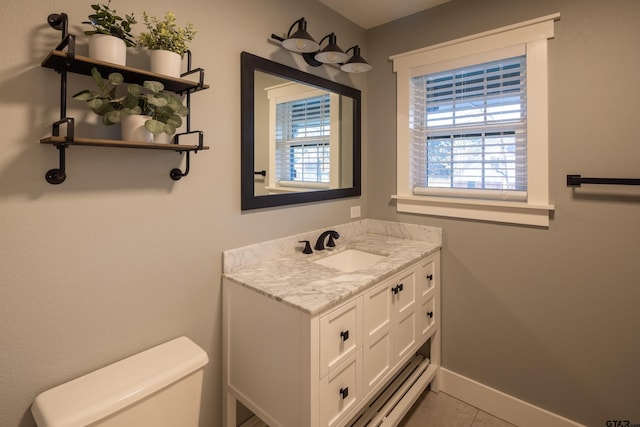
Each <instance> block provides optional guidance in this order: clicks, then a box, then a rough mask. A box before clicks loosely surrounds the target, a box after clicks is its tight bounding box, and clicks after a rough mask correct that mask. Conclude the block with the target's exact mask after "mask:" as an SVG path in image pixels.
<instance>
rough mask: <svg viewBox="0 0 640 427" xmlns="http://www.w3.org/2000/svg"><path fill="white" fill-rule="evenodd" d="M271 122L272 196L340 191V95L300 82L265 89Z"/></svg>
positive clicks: (270, 185) (269, 181)
mask: <svg viewBox="0 0 640 427" xmlns="http://www.w3.org/2000/svg"><path fill="white" fill-rule="evenodd" d="M265 90H266V91H267V98H268V99H269V104H270V108H269V111H270V112H272V113H271V114H270V118H269V153H270V155H269V159H270V170H273V171H275V173H274V174H271V176H270V177H269V180H268V185H267V190H268V191H269V193H272V194H273V193H281V192H300V191H312V190H321V189H330V188H339V185H340V184H339V183H340V164H339V163H340V160H339V159H340V130H339V126H337V127H336V129H332V126H331V123H335V124H338V123H340V96H339V95H336V94H333V93H330V92H327V91H324V90H320V89H316V88H313V87H310V86H307V85H302V84H299V83H291V82H290V83H285V84H282V85H276V86H271V87H268V88H266V89H265Z"/></svg>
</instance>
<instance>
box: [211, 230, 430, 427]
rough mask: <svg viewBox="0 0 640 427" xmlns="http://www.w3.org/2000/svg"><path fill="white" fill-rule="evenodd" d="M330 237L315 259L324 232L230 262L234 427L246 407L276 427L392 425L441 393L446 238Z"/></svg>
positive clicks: (226, 356)
mask: <svg viewBox="0 0 640 427" xmlns="http://www.w3.org/2000/svg"><path fill="white" fill-rule="evenodd" d="M332 229H333V230H336V231H338V233H339V234H340V236H341V237H340V239H338V240H336V247H335V248H332V249H330V250H329V249H327V250H323V251H315V252H314V253H313V254H303V253H302V246H303V245H302V244H300V243H298V241H302V240H310V241H315V239H317V237H318V235H319V234H320V233H321V232H322V231H323V230H318V231H313V232H310V233H305V234H302V235H298V236H291V237H289V238H285V239H279V240H276V241H272V242H266V243H262V244H258V245H252V246H248V247H245V248H239V249H234V250H230V251H226V252H225V253H224V260H223V264H224V266H223V269H224V277H223V396H224V399H225V403H224V410H225V416H224V420H225V421H224V425H225V427H235V426H236V425H237V422H238V421H241V420H238V419H237V417H236V406H237V402H241V403H242V404H243V405H244V406H245V407H247V408H248V409H249V410H251V411H252V412H253V413H254V414H255V415H256V416H257V417H259V418H260V420H262V421H263V422H264V423H266V425H269V426H271V427H275V426H283V427H299V426H309V427H320V426H322V427H325V426H331V427H333V426H350V425H356V426H358V425H362V426H364V425H367V423H369V422H370V421H371V420H373V421H371V423H370V424H368V425H395V424H397V422H398V421H399V420H400V419H401V418H402V417H403V416H404V414H405V413H406V412H407V411H408V409H409V408H410V406H411V405H412V404H413V402H414V401H415V399H416V398H417V397H418V396H419V395H420V394H421V393H422V391H423V390H424V389H425V388H426V387H427V386H428V385H429V384H431V389H432V390H434V391H438V387H437V373H438V367H439V364H440V335H439V324H440V320H439V312H440V310H439V309H440V278H439V276H440V274H439V273H440V248H441V242H442V238H441V231H440V229H438V228H434V227H423V226H416V225H409V224H398V223H392V222H386V221H377V220H362V221H357V222H354V223H349V224H345V225H342V226H336V227H332ZM418 353H420V355H417V354H418ZM390 384H391V386H389V385H390ZM252 425H254V424H252Z"/></svg>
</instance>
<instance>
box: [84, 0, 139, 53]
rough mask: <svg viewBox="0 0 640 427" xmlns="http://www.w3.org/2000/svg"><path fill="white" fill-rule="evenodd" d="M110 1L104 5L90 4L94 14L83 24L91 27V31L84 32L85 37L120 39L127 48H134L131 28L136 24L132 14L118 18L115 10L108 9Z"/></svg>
mask: <svg viewBox="0 0 640 427" xmlns="http://www.w3.org/2000/svg"><path fill="white" fill-rule="evenodd" d="M109 6H111V0H109V2H108V3H107V4H106V5H104V4H92V5H91V8H92V9H93V10H94V11H95V13H93V14H91V15H89V20H88V21H83V22H82V23H83V24H89V25H91V26H93V30H89V31H85V32H84V33H85V34H86V35H91V34H106V35H108V36H114V37H117V38H119V39H122V40H123V41H124V42H125V44H126V45H127V46H135V45H136V42H135V38H134V37H133V35H132V34H131V26H132V25H133V24H137V21H136V20H135V18H134V16H133V14H131V15H125V17H124V18H122V17H120V16H119V15H118V14H117V12H116V11H115V9H110V7H109Z"/></svg>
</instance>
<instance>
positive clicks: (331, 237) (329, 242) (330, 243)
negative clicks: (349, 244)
mask: <svg viewBox="0 0 640 427" xmlns="http://www.w3.org/2000/svg"><path fill="white" fill-rule="evenodd" d="M338 237H340V236H339V235H337V233H336V239H337V238H338ZM327 246H328V247H330V248H334V247H335V246H336V242H334V240H333V234H329V240H328V241H327Z"/></svg>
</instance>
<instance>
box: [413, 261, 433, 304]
mask: <svg viewBox="0 0 640 427" xmlns="http://www.w3.org/2000/svg"><path fill="white" fill-rule="evenodd" d="M416 274H417V276H416V283H417V284H416V286H417V288H418V298H420V299H422V298H425V297H427V296H428V295H431V294H432V293H433V291H434V289H435V284H436V276H435V274H436V268H435V259H434V258H429V259H427V260H425V261H423V262H422V263H421V264H420V267H419V269H418V272H417V273H416Z"/></svg>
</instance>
